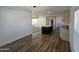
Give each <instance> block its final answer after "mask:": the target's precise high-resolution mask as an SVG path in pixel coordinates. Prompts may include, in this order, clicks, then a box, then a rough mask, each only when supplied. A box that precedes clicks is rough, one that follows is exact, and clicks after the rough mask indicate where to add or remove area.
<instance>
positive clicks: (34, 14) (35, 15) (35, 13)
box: [32, 6, 38, 19]
mask: <svg viewBox="0 0 79 59" xmlns="http://www.w3.org/2000/svg"><path fill="white" fill-rule="evenodd" d="M37 18H38V14H37V11H36V6H33V11H32V19H37Z"/></svg>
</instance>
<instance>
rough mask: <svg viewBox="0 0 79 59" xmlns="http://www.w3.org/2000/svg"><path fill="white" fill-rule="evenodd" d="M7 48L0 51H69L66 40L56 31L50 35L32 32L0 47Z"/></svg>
mask: <svg viewBox="0 0 79 59" xmlns="http://www.w3.org/2000/svg"><path fill="white" fill-rule="evenodd" d="M1 48H2V49H4V48H9V49H8V50H0V51H1V52H70V51H71V50H70V45H69V42H68V41H64V40H62V39H61V38H60V37H59V33H58V32H57V31H55V32H53V33H51V34H50V35H44V34H42V33H41V32H37V33H33V34H32V35H30V36H26V37H24V38H22V39H19V40H16V41H14V42H12V43H9V44H7V45H5V46H2V47H0V49H1Z"/></svg>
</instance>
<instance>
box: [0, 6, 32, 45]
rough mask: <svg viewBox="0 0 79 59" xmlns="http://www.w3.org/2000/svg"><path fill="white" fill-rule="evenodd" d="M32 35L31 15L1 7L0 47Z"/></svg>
mask: <svg viewBox="0 0 79 59" xmlns="http://www.w3.org/2000/svg"><path fill="white" fill-rule="evenodd" d="M30 34H32V21H31V13H29V12H27V11H24V10H20V9H11V8H7V7H0V46H3V45H5V44H7V43H10V42H12V41H15V40H17V39H20V38H22V37H25V36H27V35H30Z"/></svg>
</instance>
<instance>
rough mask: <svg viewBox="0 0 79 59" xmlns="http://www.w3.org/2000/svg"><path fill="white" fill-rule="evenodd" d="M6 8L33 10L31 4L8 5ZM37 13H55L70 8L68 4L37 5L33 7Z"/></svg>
mask: <svg viewBox="0 0 79 59" xmlns="http://www.w3.org/2000/svg"><path fill="white" fill-rule="evenodd" d="M8 8H15V9H22V10H27V11H29V12H32V11H33V9H34V8H33V6H14V7H13V6H8ZM35 10H36V11H37V12H38V13H39V14H48V13H51V14H56V13H60V12H63V11H65V10H70V6H37V7H36V9H35Z"/></svg>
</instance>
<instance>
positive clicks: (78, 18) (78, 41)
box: [74, 9, 79, 52]
mask: <svg viewBox="0 0 79 59" xmlns="http://www.w3.org/2000/svg"><path fill="white" fill-rule="evenodd" d="M74 17H75V18H74V48H75V51H78V52H79V9H78V10H77V11H76V12H75V14H74Z"/></svg>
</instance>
